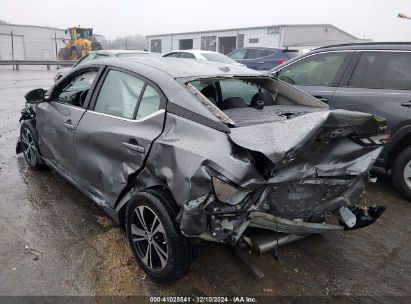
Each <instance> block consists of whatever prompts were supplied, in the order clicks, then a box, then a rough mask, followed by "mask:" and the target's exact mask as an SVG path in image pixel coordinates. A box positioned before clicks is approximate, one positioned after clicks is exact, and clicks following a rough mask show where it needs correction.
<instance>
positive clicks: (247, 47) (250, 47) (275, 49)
mask: <svg viewBox="0 0 411 304" xmlns="http://www.w3.org/2000/svg"><path fill="white" fill-rule="evenodd" d="M240 49H243V50H268V51H279V50H281V51H284V50H287V49H286V48H273V47H264V46H246V47H242V48H240Z"/></svg>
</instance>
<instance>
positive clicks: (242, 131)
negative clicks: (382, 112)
mask: <svg viewBox="0 0 411 304" xmlns="http://www.w3.org/2000/svg"><path fill="white" fill-rule="evenodd" d="M373 118H374V116H372V115H371V114H364V113H359V112H349V111H344V110H334V111H320V112H315V113H308V114H305V115H302V116H299V117H295V118H293V119H289V120H283V121H276V122H272V123H267V124H264V125H263V126H262V125H251V126H246V127H239V128H233V129H231V134H230V138H231V140H232V141H233V142H234V143H235V144H237V145H238V146H240V147H243V148H246V149H248V150H250V151H255V152H260V153H262V154H264V155H265V156H267V157H268V158H269V159H270V160H271V161H272V162H273V163H274V164H278V163H279V161H280V160H281V159H283V158H284V156H286V155H287V153H290V152H291V151H293V150H297V149H299V148H301V147H303V146H305V145H306V144H307V143H309V142H310V141H312V140H313V138H314V136H316V135H317V134H318V133H319V131H321V128H322V127H332V128H334V129H337V128H344V127H347V128H352V130H361V126H362V125H364V124H365V123H366V122H368V121H369V120H372V119H373ZM377 132H378V130H377ZM375 133H376V132H374V134H375ZM371 134H372V133H371Z"/></svg>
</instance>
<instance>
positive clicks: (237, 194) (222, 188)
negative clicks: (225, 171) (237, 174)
mask: <svg viewBox="0 0 411 304" xmlns="http://www.w3.org/2000/svg"><path fill="white" fill-rule="evenodd" d="M212 182H213V190H214V193H215V195H216V197H217V198H218V200H219V201H220V202H222V203H224V204H229V205H232V206H234V205H237V204H239V203H240V202H241V201H242V200H243V199H245V198H246V196H247V195H248V194H249V193H250V192H249V191H243V190H241V189H238V188H237V187H233V186H231V185H230V184H228V183H226V182H225V181H223V180H221V179H219V178H218V177H215V176H213V177H212Z"/></svg>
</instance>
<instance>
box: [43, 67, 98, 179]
mask: <svg viewBox="0 0 411 304" xmlns="http://www.w3.org/2000/svg"><path fill="white" fill-rule="evenodd" d="M97 72H98V70H97V69H95V68H94V69H91V70H90V69H87V70H84V71H81V72H79V73H75V74H74V75H73V76H71V77H69V78H67V80H65V81H64V82H63V83H61V84H60V85H59V86H58V87H56V88H55V89H54V90H53V92H52V93H51V96H50V102H43V103H41V104H39V105H38V107H37V108H36V128H37V133H38V135H39V147H40V151H41V153H42V156H43V157H44V158H45V159H46V160H48V161H50V162H51V163H52V164H53V165H55V166H57V167H58V168H59V169H61V170H63V172H65V173H66V174H69V175H72V173H73V171H74V169H75V158H74V157H73V156H74V150H73V149H74V148H73V135H74V131H75V129H76V127H77V124H78V122H79V121H80V119H81V117H82V116H83V114H84V112H85V107H84V105H85V102H86V100H87V98H88V92H89V90H90V88H91V86H92V85H93V83H94V80H95V78H96V76H97Z"/></svg>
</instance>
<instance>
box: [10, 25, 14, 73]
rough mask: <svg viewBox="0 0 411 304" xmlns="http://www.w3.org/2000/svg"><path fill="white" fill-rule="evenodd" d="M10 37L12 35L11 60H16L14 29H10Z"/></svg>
mask: <svg viewBox="0 0 411 304" xmlns="http://www.w3.org/2000/svg"><path fill="white" fill-rule="evenodd" d="M10 37H11V60H13V61H14V37H13V31H10ZM13 70H14V64H13Z"/></svg>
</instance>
